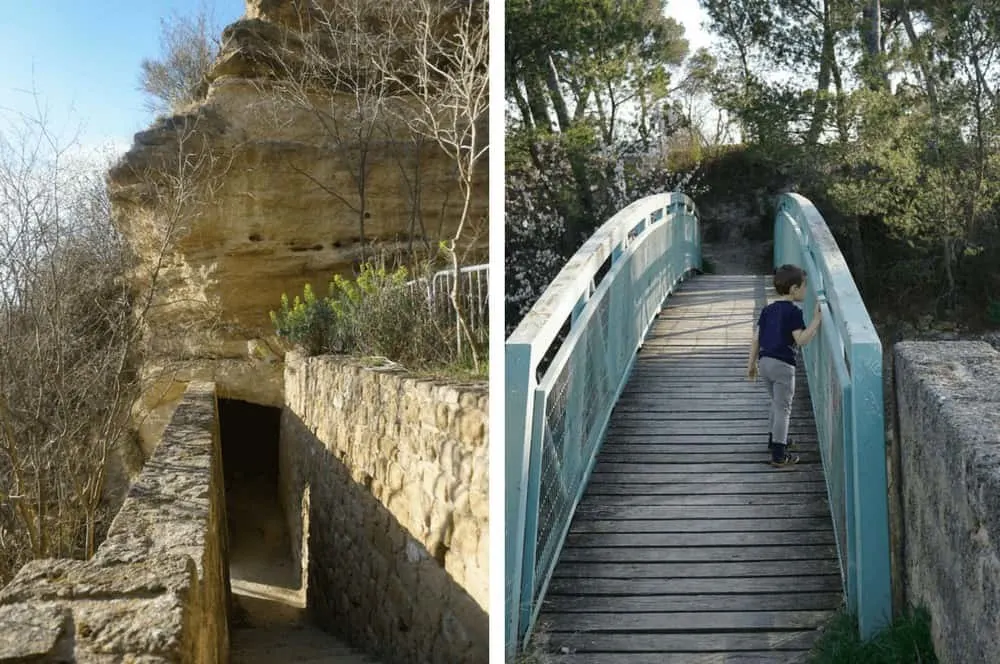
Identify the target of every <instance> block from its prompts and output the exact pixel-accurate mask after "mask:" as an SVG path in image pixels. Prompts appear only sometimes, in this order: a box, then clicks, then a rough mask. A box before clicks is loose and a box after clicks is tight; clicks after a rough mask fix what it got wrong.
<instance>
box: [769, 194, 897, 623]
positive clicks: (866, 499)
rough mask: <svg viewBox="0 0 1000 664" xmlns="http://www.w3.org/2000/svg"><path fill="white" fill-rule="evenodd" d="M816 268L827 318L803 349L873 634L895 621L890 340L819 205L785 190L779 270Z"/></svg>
mask: <svg viewBox="0 0 1000 664" xmlns="http://www.w3.org/2000/svg"><path fill="white" fill-rule="evenodd" d="M785 263H793V264H798V265H800V266H801V267H803V268H804V269H805V270H806V271H807V272H808V275H809V276H808V278H807V286H808V287H807V290H808V297H807V299H806V302H805V303H804V305H805V306H804V309H805V313H806V317H807V320H808V319H811V317H812V315H813V314H812V312H813V308H814V303H815V302H817V301H818V302H819V303H820V307H821V315H822V318H823V323H822V325H821V326H820V333H819V334H820V337H819V339H818V340H817V342H816V343H812V344H808V345H807V346H806V347H805V348H804V349H803V358H804V364H805V368H806V373H807V376H808V378H809V390H810V393H811V394H812V404H813V414H814V417H815V421H816V428H817V433H818V436H819V447H820V452H821V457H822V461H823V466H824V470H825V472H824V476H825V478H826V484H827V493H828V496H829V502H830V509H831V516H832V517H833V522H834V531H835V535H836V542H837V553H838V556H839V559H840V565H841V575H842V578H843V581H844V590H845V593H846V595H847V602H848V610H849V611H850V612H852V613H854V614H856V615H857V619H858V627H859V630H860V632H861V636H862V638H864V639H868V638H869V637H871V636H872V635H873V634H874V633H875V632H877V631H878V630H880V629H881V628H882V627H884V626H885V625H887V624H888V622H889V621H890V620H891V617H892V592H891V584H890V569H889V534H888V533H889V530H888V498H887V485H886V476H887V475H886V459H885V429H884V426H885V425H884V406H883V401H882V345H881V342H880V340H879V337H878V333H877V332H876V330H875V326H874V324H873V323H872V320H871V317H870V316H869V315H868V310H867V309H866V308H865V305H864V301H863V300H862V298H861V293H860V292H859V291H858V287H857V284H855V282H854V279H853V278H852V277H851V273H850V270H849V269H848V266H847V261H846V260H845V259H844V256H843V254H842V253H841V251H840V248H839V247H838V246H837V242H836V240H835V239H834V237H833V234H832V233H831V232H830V229H829V227H828V226H827V224H826V221H825V220H824V219H823V217H822V215H820V213H819V211H818V210H817V209H816V207H815V206H814V205H813V204H812V203H811V202H810V201H809V200H808V199H806V198H804V197H803V196H800V195H798V194H785V195H784V196H782V198H781V201H780V203H779V206H778V212H777V215H776V217H775V227H774V264H775V267H777V266H779V265H782V264H785Z"/></svg>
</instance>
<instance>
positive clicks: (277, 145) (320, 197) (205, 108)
mask: <svg viewBox="0 0 1000 664" xmlns="http://www.w3.org/2000/svg"><path fill="white" fill-rule="evenodd" d="M300 19H301V14H300V12H299V11H298V9H297V7H296V2H294V1H293V0H247V13H246V17H245V18H244V19H241V20H240V21H238V22H237V23H235V24H233V25H232V26H230V27H228V28H227V29H226V31H225V33H224V37H225V39H224V47H223V53H222V55H221V56H220V58H219V59H218V61H217V63H216V64H215V66H214V68H213V70H212V71H211V72H210V74H209V76H208V83H209V85H208V92H207V96H206V98H205V99H204V100H203V101H202V102H201V103H200V104H198V105H197V106H195V107H194V108H191V109H189V110H188V111H187V112H185V113H182V114H179V115H176V116H174V117H170V118H164V119H160V120H158V121H157V122H156V123H154V125H153V126H152V127H150V128H149V129H148V130H146V131H144V132H140V133H139V134H136V136H135V142H134V144H133V146H132V149H131V150H130V151H129V152H128V153H127V154H126V155H125V156H124V157H123V159H122V160H121V162H120V163H119V164H118V165H117V166H116V167H115V168H113V169H112V170H111V171H110V173H109V177H108V182H109V191H110V194H111V200H112V209H113V214H114V216H115V219H116V222H117V223H118V224H119V226H120V227H121V228H123V229H124V230H125V232H126V234H127V236H128V238H129V240H130V242H131V244H132V246H133V247H134V248H135V250H136V252H137V254H138V256H139V258H140V265H139V266H138V268H137V270H136V274H135V276H134V280H135V283H136V284H137V286H138V287H139V288H138V290H139V291H140V292H142V291H144V290H146V288H147V287H148V286H149V284H150V283H152V282H153V280H154V279H155V283H156V284H157V289H156V291H157V292H156V296H155V298H154V300H153V302H152V303H151V308H150V310H149V316H148V320H149V325H148V336H149V342H150V349H151V357H150V360H149V361H148V362H147V364H146V366H145V367H144V375H145V378H146V384H147V388H148V389H147V390H146V395H145V396H144V398H143V399H142V401H141V403H140V404H139V406H138V409H137V410H138V412H137V416H138V418H139V420H140V422H141V439H142V443H143V447H144V449H145V451H146V452H147V454H148V453H149V451H150V450H151V446H152V445H153V444H155V441H156V440H157V439H158V437H159V433H160V431H162V427H163V426H164V424H165V423H166V421H167V419H168V418H169V414H170V412H171V411H172V406H173V404H174V403H176V399H177V398H178V395H179V394H180V393H181V392H182V391H183V387H184V385H185V384H186V382H187V381H188V380H192V379H208V380H214V381H215V382H216V383H217V385H218V389H219V393H220V395H224V396H229V397H232V398H239V399H244V400H248V401H253V402H256V403H261V404H265V405H281V399H282V394H281V389H280V375H281V372H280V367H279V368H277V370H275V368H274V367H272V366H271V363H272V361H273V360H274V359H277V360H278V362H279V363H280V358H281V356H282V354H283V350H284V349H283V348H282V347H281V345H280V344H278V343H276V340H275V339H274V338H273V336H272V328H271V323H270V320H269V317H268V313H269V311H270V310H273V309H276V308H277V307H278V305H279V302H280V297H281V294H282V293H288V294H289V296H293V295H294V294H296V293H301V291H302V287H303V286H304V284H306V283H307V282H308V283H311V284H312V285H313V287H314V288H315V289H316V290H317V292H325V290H326V283H327V282H328V281H329V279H330V277H331V276H332V275H333V274H335V273H341V274H350V273H351V271H352V269H353V267H354V266H355V265H356V264H357V262H358V261H360V260H361V259H362V257H363V255H367V256H371V251H372V250H371V249H370V248H365V247H367V246H368V245H370V244H374V245H375V246H376V247H378V248H379V249H380V250H382V251H385V250H398V249H400V248H404V249H405V248H418V249H419V248H421V247H424V248H433V247H436V246H437V243H438V240H439V239H441V238H445V237H449V236H450V234H451V233H452V232H453V229H454V228H455V226H456V224H457V221H458V219H459V216H460V212H461V206H462V196H461V191H460V188H459V186H458V181H457V180H456V176H455V172H454V168H455V165H454V162H453V161H452V160H451V158H450V157H449V156H448V155H447V154H445V153H444V152H443V151H442V150H441V149H440V147H438V146H437V145H435V144H433V143H432V142H431V141H429V140H427V139H426V138H425V139H422V141H420V140H417V139H416V138H415V137H414V135H413V133H412V132H410V131H409V130H408V129H407V127H406V126H405V123H404V122H402V120H401V118H405V117H407V115H408V114H412V113H415V112H416V111H415V110H414V109H403V108H402V104H403V102H393V103H391V104H389V105H388V106H387V107H386V108H387V110H386V111H385V112H384V113H383V117H384V119H385V120H386V121H385V122H384V123H380V124H379V126H378V128H377V130H376V131H375V133H374V134H373V135H372V138H371V140H366V141H359V140H353V139H352V138H351V137H352V136H356V135H357V131H358V129H359V128H363V127H360V126H359V125H358V123H357V122H356V120H353V119H352V117H353V114H352V112H351V109H352V108H353V107H354V106H355V100H354V98H353V97H352V96H351V95H348V94H343V93H342V94H341V95H340V96H339V97H335V96H332V95H331V96H327V97H326V98H322V97H321V98H316V99H314V101H316V100H317V99H318V101H319V102H320V103H322V104H323V108H324V109H325V111H326V112H327V117H326V118H322V116H320V115H319V114H317V113H314V112H311V111H310V109H309V108H307V107H306V105H305V104H304V103H302V102H299V103H291V102H289V101H287V98H286V99H285V100H284V101H280V100H277V99H276V98H275V97H274V96H273V95H272V92H273V91H274V89H275V81H276V79H279V77H280V76H281V75H282V72H283V71H285V72H286V73H287V71H288V70H287V69H283V68H282V66H276V65H275V62H274V61H273V57H274V54H275V53H282V54H284V56H283V57H285V58H286V59H289V58H293V57H294V47H295V44H296V43H297V42H296V39H298V37H300V36H301V35H300V33H298V32H297V31H298V29H299V27H301V26H302V25H303V23H302V22H301V20H300ZM290 53H291V54H293V55H289V54H290ZM269 57H270V58H272V60H269V59H268V58H269ZM281 64H282V65H283V64H284V63H281ZM279 85H280V81H279ZM341 109H343V110H341ZM331 116H336V117H338V124H337V127H336V129H333V128H331V124H330V121H329V117H331ZM391 118H396V119H391ZM484 132H485V125H484ZM482 135H483V136H485V135H486V134H485V133H483V134H482ZM481 163H482V165H483V166H482V168H480V169H479V176H478V178H477V181H476V187H475V195H474V196H473V203H472V214H471V220H472V221H473V222H474V223H478V224H481V225H482V227H483V228H485V217H486V204H487V191H486V177H487V174H486V168H485V163H486V162H485V160H483V161H482V162H481ZM362 164H364V168H362ZM362 184H363V187H364V195H363V196H362V195H361V194H360V189H359V186H360V185H362ZM486 236H487V234H486V233H485V232H483V233H480V234H479V236H478V237H479V240H478V242H479V245H477V246H478V249H477V250H476V252H478V256H479V257H485V251H486V247H485V242H486ZM164 247H169V249H168V250H166V251H164V249H163V248H164ZM476 252H474V254H473V255H476ZM261 348H263V349H265V352H264V355H265V356H266V357H264V358H262V357H261V354H260V353H259V352H258V351H259V350H260V349H261ZM251 351H252V352H251ZM179 361H182V364H181V365H180V366H181V367H182V370H181V371H180V373H177V371H176V367H177V366H178V364H177V363H178V362H179ZM258 368H260V369H261V371H262V372H263V376H264V377H263V378H261V374H260V372H258V371H257V369H258ZM268 376H270V377H268Z"/></svg>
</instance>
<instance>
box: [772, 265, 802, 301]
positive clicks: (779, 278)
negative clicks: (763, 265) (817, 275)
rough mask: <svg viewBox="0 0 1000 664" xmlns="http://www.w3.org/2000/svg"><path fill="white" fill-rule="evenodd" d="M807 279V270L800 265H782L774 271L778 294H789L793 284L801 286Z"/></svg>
mask: <svg viewBox="0 0 1000 664" xmlns="http://www.w3.org/2000/svg"><path fill="white" fill-rule="evenodd" d="M805 280H806V271H805V270H803V269H802V268H801V267H799V266H798V265H782V266H781V267H779V268H778V269H777V270H775V271H774V290H776V291H778V295H788V291H790V290H792V286H801V285H802V282H803V281H805Z"/></svg>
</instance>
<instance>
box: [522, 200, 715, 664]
mask: <svg viewBox="0 0 1000 664" xmlns="http://www.w3.org/2000/svg"><path fill="white" fill-rule="evenodd" d="M700 267H701V245H700V238H699V232H698V218H697V211H696V210H695V207H694V203H693V201H692V200H691V199H690V198H688V197H687V196H685V195H684V194H681V193H669V194H658V195H655V196H649V197H646V198H644V199H641V200H639V201H636V202H634V203H632V204H631V205H629V206H628V207H626V208H624V209H623V210H621V211H620V212H618V213H617V214H615V215H614V216H613V217H612V218H611V219H609V220H608V221H607V222H606V223H604V224H603V225H602V226H601V227H600V228H599V229H598V230H597V231H596V232H595V233H594V234H593V235H592V236H591V237H590V238H589V239H588V240H587V241H586V242H585V243H584V244H583V246H582V247H581V248H580V249H579V250H578V251H577V252H576V254H574V255H573V257H572V258H571V259H570V260H569V261H568V262H567V263H566V265H565V266H564V267H563V268H562V270H561V271H560V272H559V274H558V275H557V276H556V278H555V279H554V280H553V281H552V283H551V284H550V285H549V287H548V288H547V289H546V290H545V292H544V293H543V294H542V296H541V297H540V298H539V300H538V301H537V302H536V303H535V305H534V306H533V307H532V309H531V311H530V312H529V313H528V314H527V315H526V316H525V317H524V319H522V321H521V322H520V324H519V325H518V326H517V328H516V329H515V330H514V331H513V333H511V335H510V337H509V338H508V339H507V341H506V344H505V376H506V384H507V387H506V395H505V427H506V452H505V458H506V475H507V477H506V495H507V499H506V507H505V517H506V518H505V530H506V552H505V565H506V574H505V581H506V588H505V592H506V595H505V599H506V604H507V647H508V652H512V649H516V648H517V646H518V644H519V643H520V642H521V640H522V639H523V638H526V636H527V635H528V634H529V633H530V628H531V625H532V623H533V622H534V619H535V617H536V616H537V611H538V608H539V606H540V598H541V597H542V596H543V595H544V592H545V587H546V586H547V583H548V578H549V575H550V574H551V571H552V567H554V565H555V562H556V559H557V558H558V553H559V549H560V547H561V545H562V541H563V540H564V539H565V533H566V530H567V529H568V527H569V521H570V519H571V518H572V514H573V511H574V510H575V507H576V504H577V503H578V502H579V499H580V495H581V494H582V489H583V487H584V486H585V484H586V478H587V477H588V476H589V474H590V469H591V467H592V465H593V461H594V459H595V457H596V451H597V445H599V443H600V441H601V439H602V438H603V433H604V429H605V428H606V426H607V422H608V419H609V418H610V414H611V409H612V408H613V407H614V403H615V401H616V400H617V397H618V394H619V393H620V391H621V388H622V386H623V385H624V381H625V379H626V378H627V376H628V373H629V371H630V370H631V366H632V362H633V361H634V355H635V351H636V350H637V348H638V346H639V345H640V344H641V342H642V339H643V337H644V336H645V333H646V330H648V328H649V325H650V324H651V322H652V320H653V319H654V318H655V316H656V313H657V312H658V311H659V309H660V306H661V305H662V302H663V299H664V298H665V297H666V296H667V295H668V294H669V293H670V292H671V291H672V289H673V288H674V286H675V285H676V284H677V283H678V282H679V281H680V280H681V279H682V278H683V277H684V276H685V275H686V274H687V273H688V272H689V271H690V270H692V269H698V268H700ZM605 268H607V269H606V271H605ZM626 268H631V269H626ZM598 280H599V281H598ZM615 296H617V297H615ZM612 310H613V313H614V314H617V316H616V315H612V313H609V312H611V311H612ZM612 320H613V321H614V322H615V326H614V327H612V326H610V325H607V323H609V322H611V321H612ZM595 321H596V323H595ZM567 322H569V332H568V334H567V335H566V337H565V339H563V340H562V343H561V345H560V346H559V347H558V350H556V352H555V355H554V357H552V358H551V362H550V363H549V365H548V366H547V367H545V369H544V373H543V375H542V376H538V375H537V374H538V370H539V367H540V365H541V364H542V362H543V358H546V356H547V355H550V354H551V351H553V350H554V346H556V344H557V343H558V342H559V341H560V339H559V336H560V332H561V331H563V330H564V328H565V325H566V323H567ZM581 348H582V349H583V350H582V351H580V353H577V352H576V351H577V350H578V349H581ZM588 348H590V349H592V350H593V353H591V355H593V356H594V357H591V358H589V359H590V361H591V364H585V360H584V359H581V358H582V357H583V356H584V355H586V350H587V349H588ZM597 365H599V366H597ZM560 383H565V385H563V387H564V388H565V389H564V390H563V391H561V392H560V391H559V390H558V386H559V385H560ZM602 390H603V391H602ZM594 395H598V396H597V397H594ZM602 396H604V397H607V398H606V399H604V400H602V401H601V402H600V403H598V404H596V405H594V404H589V405H586V407H587V408H589V406H593V408H589V410H586V411H585V410H584V408H585V401H586V400H587V399H588V398H601V397H602ZM560 400H563V401H560ZM604 401H607V403H604ZM550 406H551V407H553V408H554V409H555V410H556V411H558V412H557V413H556V414H555V415H549V414H547V413H548V411H547V409H548V408H549V407H550ZM560 409H561V410H560ZM557 438H558V440H556V439H557ZM570 447H572V448H573V449H569V448H570ZM577 448H579V449H577ZM543 457H544V461H547V462H549V465H548V467H547V470H548V471H550V472H548V474H547V475H546V476H545V477H543V476H542V473H543V470H542V464H543ZM553 468H554V469H555V470H553ZM543 485H545V486H544V487H543ZM545 489H553V490H552V492H551V493H552V494H553V495H554V497H551V496H547V494H546V491H545ZM547 499H551V500H552V501H554V502H555V503H557V505H558V507H559V510H558V511H559V512H560V513H559V515H558V517H556V518H554V519H552V520H551V521H550V523H549V524H548V525H547V531H546V538H545V542H539V541H536V538H538V539H541V537H540V536H539V527H540V524H539V509H540V505H541V504H542V503H544V502H545V501H546V500H547ZM547 504H548V503H547ZM551 511H552V512H555V511H556V509H555V508H554V507H553V508H552V510H551ZM552 521H554V522H555V523H554V524H553V523H552ZM539 556H540V557H541V558H542V559H543V563H541V564H539V565H538V569H536V563H537V558H538V557H539Z"/></svg>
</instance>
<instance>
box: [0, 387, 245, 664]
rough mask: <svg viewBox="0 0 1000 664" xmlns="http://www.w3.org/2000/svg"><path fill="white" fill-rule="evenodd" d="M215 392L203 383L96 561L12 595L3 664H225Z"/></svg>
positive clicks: (57, 568) (0, 651)
mask: <svg viewBox="0 0 1000 664" xmlns="http://www.w3.org/2000/svg"><path fill="white" fill-rule="evenodd" d="M219 454H220V450H219V440H218V432H217V423H216V406H215V387H214V385H213V384H212V383H206V382H201V383H192V384H191V385H190V386H189V387H188V389H187V391H186V392H185V394H184V396H183V398H182V399H181V402H180V404H179V405H178V407H177V410H176V411H175V413H174V415H173V417H172V418H171V421H170V424H169V425H168V426H167V428H166V430H165V431H164V434H163V440H162V442H161V444H160V445H159V446H158V447H157V450H156V454H155V455H154V456H153V458H152V459H150V461H149V463H147V464H146V467H145V468H144V469H143V471H142V473H141V474H140V475H139V478H138V479H137V480H136V482H135V484H133V485H132V487H131V488H130V489H129V492H128V496H127V497H126V499H125V503H124V505H123V506H122V509H121V510H120V511H119V513H118V514H117V516H115V518H114V520H113V521H112V524H111V528H110V530H109V533H108V538H107V540H105V542H104V543H102V544H101V546H100V547H99V548H98V550H97V554H96V555H95V556H94V558H93V559H91V560H89V561H80V560H56V559H48V560H34V561H31V562H29V563H27V564H26V565H24V566H23V567H22V568H21V569H20V570H19V571H18V573H17V574H16V575H15V577H14V579H13V580H11V582H10V583H9V584H8V585H7V586H6V587H4V588H3V589H0V664H14V663H15V662H16V663H25V664H27V663H28V662H39V663H54V662H74V661H77V662H102V663H103V662H108V663H111V662H135V663H139V662H143V663H146V664H153V663H154V662H163V663H165V662H171V663H177V662H183V663H185V664H196V663H198V664H200V663H201V662H224V661H226V659H227V653H228V608H227V607H228V604H227V601H228V599H227V598H228V593H229V587H228V573H227V571H226V569H225V565H224V561H225V559H226V552H225V533H224V528H225V511H224V510H225V498H224V496H223V494H222V491H223V486H222V485H223V482H222V475H221V463H220V456H219Z"/></svg>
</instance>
